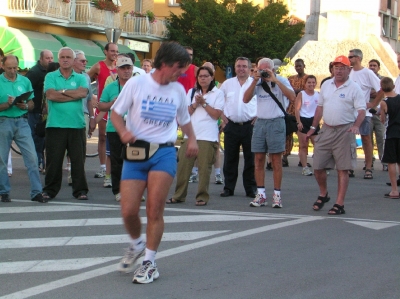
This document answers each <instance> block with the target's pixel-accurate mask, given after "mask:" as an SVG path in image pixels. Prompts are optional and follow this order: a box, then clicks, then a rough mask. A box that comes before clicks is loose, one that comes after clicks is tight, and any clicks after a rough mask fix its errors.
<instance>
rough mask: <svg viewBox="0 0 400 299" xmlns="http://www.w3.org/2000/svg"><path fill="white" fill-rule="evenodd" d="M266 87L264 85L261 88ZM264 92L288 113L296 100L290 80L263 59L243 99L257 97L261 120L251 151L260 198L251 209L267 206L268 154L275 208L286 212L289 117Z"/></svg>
mask: <svg viewBox="0 0 400 299" xmlns="http://www.w3.org/2000/svg"><path fill="white" fill-rule="evenodd" d="M261 84H262V85H261ZM264 88H267V90H268V89H270V92H271V93H272V94H274V95H275V97H276V99H277V100H278V101H279V102H280V103H281V104H282V106H283V108H284V109H286V108H287V106H288V105H289V101H290V102H293V101H294V100H295V98H296V95H295V92H294V90H293V88H292V86H291V85H290V83H289V80H288V79H286V78H283V77H281V76H278V75H275V72H274V62H273V61H272V60H271V59H269V58H262V59H261V60H260V61H259V62H258V72H256V73H255V74H254V79H253V81H252V82H251V84H250V86H249V87H248V88H247V90H246V92H245V93H244V96H243V102H244V103H248V102H249V101H251V100H252V98H253V97H254V96H256V99H257V120H256V122H255V124H254V130H253V137H252V140H251V151H252V152H253V153H254V155H255V159H254V160H255V178H256V183H257V196H256V197H255V198H254V200H253V201H252V202H250V206H251V207H262V206H265V205H266V204H267V196H266V195H265V186H264V185H265V183H264V180H265V171H264V167H265V160H266V153H268V155H269V157H270V159H271V163H272V169H273V171H274V173H273V179H274V194H273V196H272V207H273V208H282V200H281V182H282V162H281V159H282V153H283V152H284V151H285V141H286V126H285V119H284V117H285V115H284V113H283V111H282V110H281V109H280V108H279V106H278V104H277V103H276V102H275V100H274V99H273V97H271V95H270V94H269V93H267V91H266V90H264Z"/></svg>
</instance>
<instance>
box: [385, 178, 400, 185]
mask: <svg viewBox="0 0 400 299" xmlns="http://www.w3.org/2000/svg"><path fill="white" fill-rule="evenodd" d="M386 185H388V186H392V184H391V183H386ZM397 186H400V179H398V180H397Z"/></svg>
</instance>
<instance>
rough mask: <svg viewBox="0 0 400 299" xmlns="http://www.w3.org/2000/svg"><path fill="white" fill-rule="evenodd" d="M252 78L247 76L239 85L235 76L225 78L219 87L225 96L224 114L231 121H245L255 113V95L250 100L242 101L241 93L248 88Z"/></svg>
mask: <svg viewBox="0 0 400 299" xmlns="http://www.w3.org/2000/svg"><path fill="white" fill-rule="evenodd" d="M251 82H253V78H251V77H248V78H247V80H246V82H245V83H243V85H240V83H239V80H238V78H237V77H233V78H230V79H227V80H225V81H224V83H222V85H221V87H220V88H219V89H220V90H222V92H223V93H224V96H225V106H224V114H225V116H226V117H227V118H229V119H230V120H231V121H233V122H246V121H249V120H252V119H253V118H254V117H256V114H257V101H256V99H255V97H253V98H252V99H251V101H250V102H248V103H247V104H245V103H244V102H243V95H244V93H245V91H246V90H247V88H249V86H250V84H251Z"/></svg>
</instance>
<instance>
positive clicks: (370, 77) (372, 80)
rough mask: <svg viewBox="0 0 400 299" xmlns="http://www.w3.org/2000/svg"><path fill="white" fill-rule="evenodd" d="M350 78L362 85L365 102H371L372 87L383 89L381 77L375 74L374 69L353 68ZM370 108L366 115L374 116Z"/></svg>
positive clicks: (376, 89)
mask: <svg viewBox="0 0 400 299" xmlns="http://www.w3.org/2000/svg"><path fill="white" fill-rule="evenodd" d="M350 79H351V80H353V81H354V82H356V83H357V84H358V86H360V87H361V91H362V93H363V96H364V99H365V103H369V100H370V94H371V89H375V91H376V92H378V91H379V90H380V89H381V85H380V80H379V78H378V77H377V76H376V75H375V73H374V72H373V71H371V70H370V69H367V68H362V69H361V70H359V71H355V70H354V69H352V70H351V72H350ZM368 110H369V109H368ZM368 110H367V111H366V114H365V116H372V114H371V113H370V112H369V111H368Z"/></svg>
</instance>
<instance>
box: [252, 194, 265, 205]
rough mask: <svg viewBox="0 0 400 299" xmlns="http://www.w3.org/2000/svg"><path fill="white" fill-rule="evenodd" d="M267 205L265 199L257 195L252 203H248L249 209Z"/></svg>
mask: <svg viewBox="0 0 400 299" xmlns="http://www.w3.org/2000/svg"><path fill="white" fill-rule="evenodd" d="M266 204H267V199H266V198H265V197H264V195H262V194H257V195H256V197H255V198H254V200H253V201H251V202H250V207H263V206H265V205H266Z"/></svg>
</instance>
